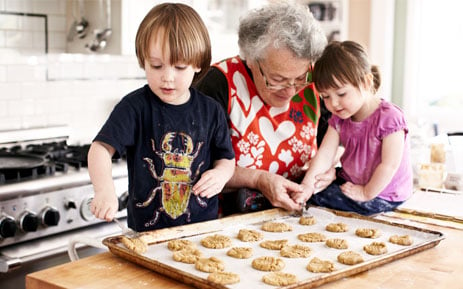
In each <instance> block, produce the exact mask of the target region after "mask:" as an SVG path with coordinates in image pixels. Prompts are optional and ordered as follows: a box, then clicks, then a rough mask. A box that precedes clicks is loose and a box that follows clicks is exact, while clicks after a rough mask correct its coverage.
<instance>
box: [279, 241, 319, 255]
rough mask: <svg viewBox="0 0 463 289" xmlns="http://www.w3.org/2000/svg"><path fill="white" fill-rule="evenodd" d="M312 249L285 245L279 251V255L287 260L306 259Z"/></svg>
mask: <svg viewBox="0 0 463 289" xmlns="http://www.w3.org/2000/svg"><path fill="white" fill-rule="evenodd" d="M311 252H312V249H310V248H309V247H307V246H303V245H298V244H296V245H286V246H284V247H283V248H281V250H280V255H281V256H283V257H287V258H306V257H309V255H310V253H311Z"/></svg>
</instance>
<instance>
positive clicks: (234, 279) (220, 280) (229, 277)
mask: <svg viewBox="0 0 463 289" xmlns="http://www.w3.org/2000/svg"><path fill="white" fill-rule="evenodd" d="M207 280H209V281H211V282H214V283H217V284H222V285H229V284H235V283H238V282H240V275H238V274H235V273H232V272H212V273H211V274H209V276H208V277H207Z"/></svg>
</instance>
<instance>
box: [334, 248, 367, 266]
mask: <svg viewBox="0 0 463 289" xmlns="http://www.w3.org/2000/svg"><path fill="white" fill-rule="evenodd" d="M338 261H339V263H342V264H345V265H355V264H358V263H362V262H363V257H362V255H360V254H359V253H357V252H354V251H345V252H342V253H341V254H339V255H338Z"/></svg>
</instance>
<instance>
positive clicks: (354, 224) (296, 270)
mask: <svg viewBox="0 0 463 289" xmlns="http://www.w3.org/2000/svg"><path fill="white" fill-rule="evenodd" d="M310 212H311V214H312V215H314V216H315V218H316V220H317V223H316V224H315V225H312V226H303V225H300V224H299V223H298V221H299V218H300V217H299V216H292V215H290V214H288V213H287V212H284V211H281V210H277V209H273V210H268V212H267V213H264V214H263V213H261V214H258V215H254V217H253V214H246V215H241V216H239V217H236V216H235V217H232V218H231V219H229V220H230V222H226V221H225V219H227V218H223V220H224V221H225V222H221V223H217V222H215V221H211V223H210V222H206V223H203V225H206V226H199V227H198V228H195V227H194V226H193V227H191V225H187V226H181V227H184V228H181V227H178V228H177V229H176V231H174V232H173V231H172V230H167V231H165V232H166V234H165V235H166V238H165V239H162V234H160V233H159V232H154V231H153V232H154V236H155V237H153V235H150V233H146V234H145V233H144V236H146V238H147V240H149V239H150V238H151V242H150V243H151V244H150V246H149V248H148V250H147V252H146V253H144V254H143V255H137V254H135V253H134V252H132V251H129V250H128V249H126V248H125V247H124V246H123V245H122V244H120V243H119V241H118V237H117V236H116V237H110V238H107V239H105V240H104V241H103V243H104V244H105V245H107V246H108V247H109V249H110V250H111V252H113V253H114V254H116V255H119V256H121V257H123V258H126V259H128V260H130V261H133V262H135V263H138V264H140V265H142V266H145V267H147V268H150V269H152V270H154V271H157V272H159V273H161V274H165V275H167V276H170V277H172V278H175V279H177V280H180V281H182V282H185V283H188V284H192V285H194V286H196V287H201V288H231V289H241V288H243V289H244V288H246V289H249V288H253V289H265V288H275V286H271V285H267V284H265V283H263V282H262V281H261V280H262V276H263V275H265V274H267V273H268V272H262V271H258V270H255V269H253V268H252V266H251V263H252V260H253V259H255V258H257V257H259V256H275V257H280V258H282V259H283V260H284V262H285V264H286V267H285V268H284V269H283V270H282V271H283V272H289V273H292V274H295V275H296V276H298V279H299V282H298V283H297V284H294V285H289V286H285V287H281V288H299V287H304V288H312V287H315V286H319V285H321V284H324V283H327V282H330V281H334V280H337V279H340V278H343V277H346V276H349V275H352V274H356V273H359V272H362V271H365V270H368V269H370V268H373V267H376V266H379V265H381V264H384V263H388V262H391V261H393V260H396V259H398V258H401V257H404V256H407V255H410V254H413V253H416V252H419V251H422V250H425V249H427V248H431V247H433V246H436V245H437V244H438V243H439V242H440V240H442V239H443V238H444V236H443V235H442V233H439V232H435V231H428V230H424V229H421V228H415V227H411V226H407V225H403V224H394V223H391V222H388V221H383V220H376V219H372V218H366V217H361V216H358V215H353V214H350V213H342V212H335V211H331V210H326V209H318V208H310ZM270 220H273V221H276V222H285V223H288V224H291V226H292V227H293V231H291V232H284V233H272V232H265V231H262V230H261V226H262V223H263V222H265V221H270ZM333 222H343V223H346V224H347V225H348V226H349V231H348V232H345V233H332V232H328V231H326V230H325V226H326V225H327V224H328V223H333ZM207 223H210V226H208V224H207ZM189 226H190V227H189ZM188 227H189V228H191V229H192V230H189V229H188ZM243 228H246V229H253V230H257V231H260V232H262V233H263V234H264V239H263V240H278V239H287V240H288V244H289V245H292V244H303V245H305V246H309V247H310V248H311V249H312V253H311V255H310V256H309V257H308V258H285V257H281V256H280V254H279V251H275V250H268V249H264V248H261V247H260V246H259V243H260V242H262V241H263V240H261V241H257V242H242V241H240V240H239V239H237V234H238V232H239V230H240V229H243ZM357 228H375V229H379V230H380V231H381V232H382V236H381V237H380V238H376V239H369V238H360V237H358V236H356V235H355V230H356V229H357ZM175 232H177V235H176V237H173V236H174V235H175ZM308 232H320V233H323V234H324V235H325V236H326V237H327V238H342V239H345V240H347V242H348V243H349V248H348V249H347V250H353V251H356V252H359V253H360V254H361V255H362V256H363V258H364V260H365V261H364V262H363V263H360V264H357V265H354V266H348V265H344V264H341V263H339V262H337V255H338V254H340V253H341V252H343V251H346V250H338V249H333V248H328V247H326V245H325V243H324V242H323V243H306V242H302V241H300V240H299V239H298V238H297V235H298V234H302V233H308ZM212 234H221V235H226V236H229V237H230V238H231V240H232V246H249V247H252V248H253V251H254V254H253V256H252V257H251V258H249V259H235V258H232V257H229V256H227V255H226V252H227V251H228V250H229V249H230V247H228V248H224V249H208V248H205V247H203V246H202V245H201V244H200V241H201V240H202V239H203V238H205V237H206V236H208V235H212ZM395 234H397V235H405V234H408V235H410V236H411V237H412V238H413V240H414V243H413V245H411V246H400V245H395V244H392V243H390V242H388V239H389V237H390V236H391V235H395ZM180 237H184V238H186V239H189V240H191V241H193V242H194V243H195V244H196V245H197V247H198V248H199V249H200V250H201V252H202V253H203V257H211V256H215V257H217V258H219V259H221V260H222V261H224V263H225V271H231V272H234V273H238V274H239V275H240V279H241V281H240V282H239V283H237V284H232V285H226V286H223V285H217V284H214V283H211V282H209V281H207V276H208V275H209V273H205V272H201V271H198V270H196V269H195V268H194V264H184V263H180V262H176V261H174V260H173V259H172V251H170V250H168V249H167V241H169V240H171V239H174V238H180ZM373 241H375V242H376V241H378V242H381V241H383V242H385V243H386V244H387V247H388V253H387V254H384V255H380V256H372V255H369V254H367V253H365V252H364V251H363V246H364V245H366V244H370V243H371V242H373ZM313 257H319V258H320V259H323V260H330V261H332V262H333V263H334V264H335V267H336V271H334V272H331V273H312V272H309V271H308V270H307V269H306V266H307V264H308V263H309V261H310V260H311V259H312V258H313Z"/></svg>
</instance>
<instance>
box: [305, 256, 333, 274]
mask: <svg viewBox="0 0 463 289" xmlns="http://www.w3.org/2000/svg"><path fill="white" fill-rule="evenodd" d="M307 270H309V271H310V272H313V273H328V272H333V271H334V270H336V269H335V267H334V263H333V262H331V261H329V260H321V259H319V258H317V257H314V258H312V260H310V262H309V264H308V265H307Z"/></svg>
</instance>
